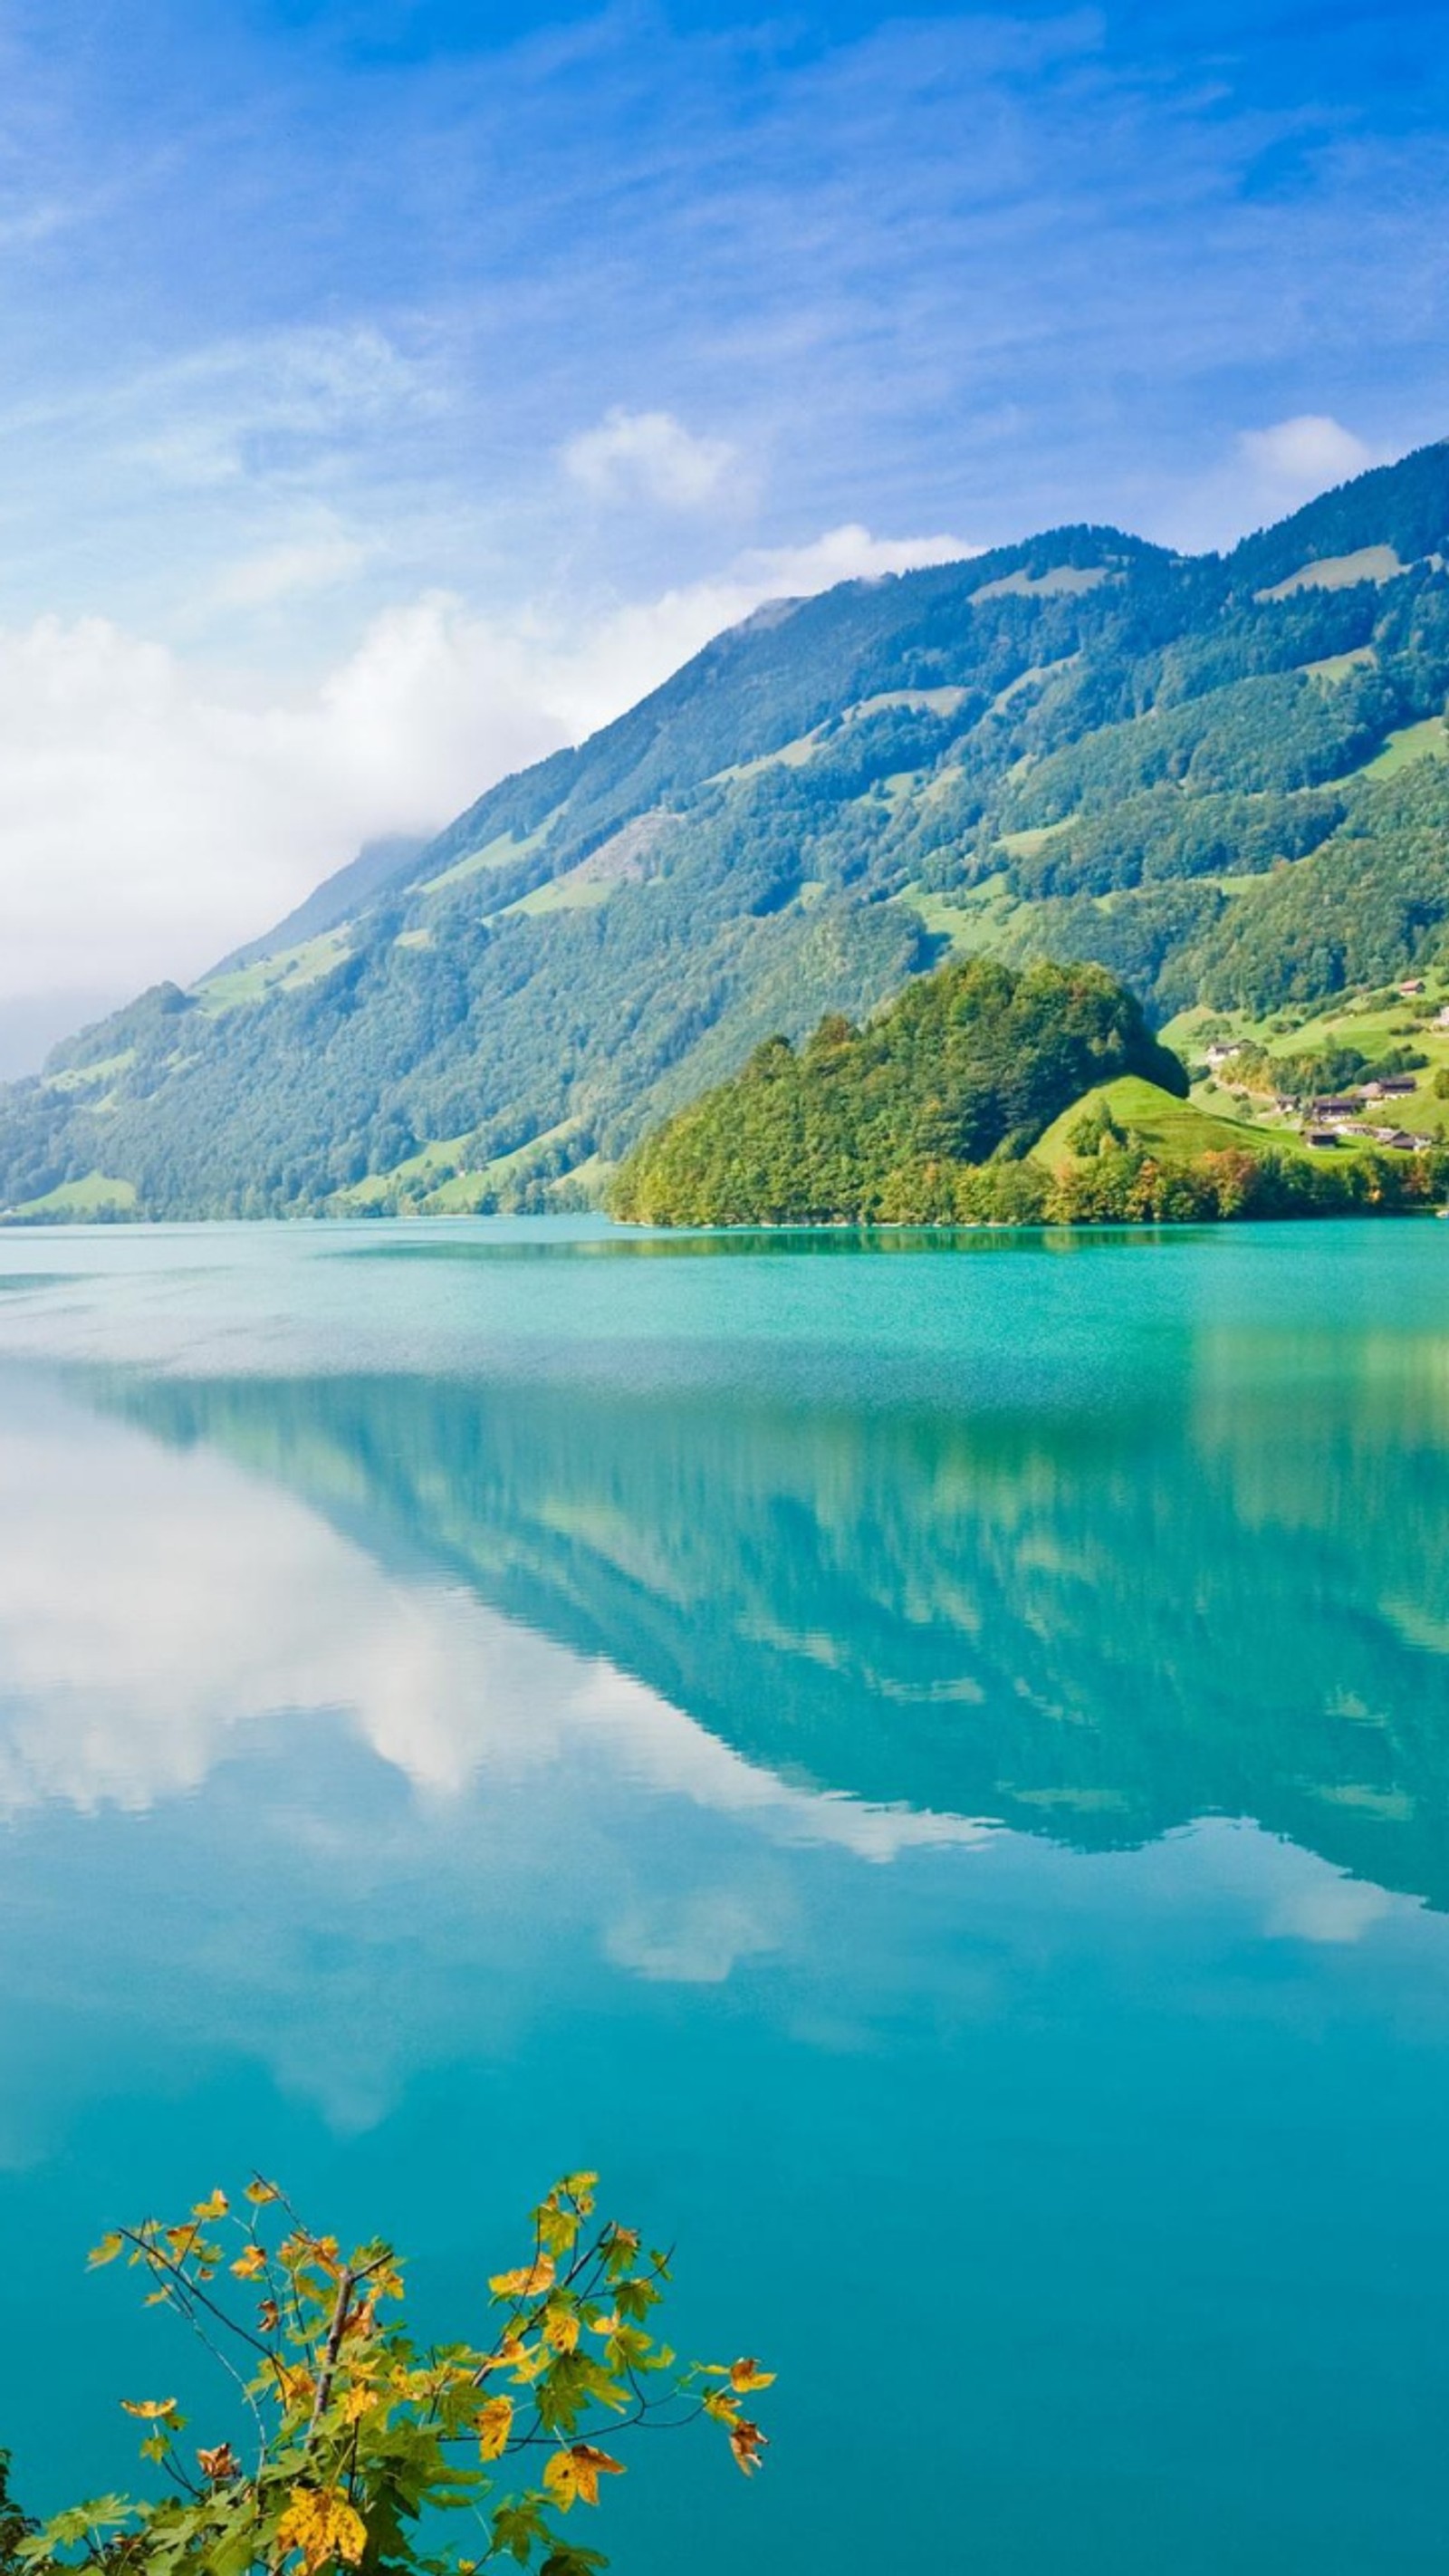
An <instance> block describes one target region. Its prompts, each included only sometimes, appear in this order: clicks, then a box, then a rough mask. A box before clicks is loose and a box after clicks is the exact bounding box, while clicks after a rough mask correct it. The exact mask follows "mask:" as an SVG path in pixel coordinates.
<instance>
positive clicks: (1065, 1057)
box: [614, 957, 1187, 1225]
mask: <svg viewBox="0 0 1449 2576" xmlns="http://www.w3.org/2000/svg"><path fill="white" fill-rule="evenodd" d="M1119 1074H1139V1075H1143V1076H1145V1077H1146V1078H1147V1080H1149V1081H1151V1082H1156V1083H1159V1084H1161V1085H1162V1087H1163V1088H1164V1089H1168V1090H1171V1091H1173V1092H1176V1093H1177V1094H1179V1095H1183V1094H1185V1093H1186V1090H1187V1076H1186V1074H1185V1073H1184V1071H1183V1068H1182V1066H1181V1065H1180V1064H1179V1062H1178V1060H1177V1058H1176V1057H1175V1056H1173V1055H1170V1054H1169V1053H1168V1050H1167V1049H1166V1048H1165V1047H1162V1046H1159V1045H1158V1044H1157V1042H1156V1040H1155V1039H1154V1038H1152V1037H1151V1036H1150V1035H1149V1033H1148V1030H1147V1027H1146V1024H1145V1022H1144V1020H1143V1017H1142V1013H1141V1010H1140V1009H1139V1007H1138V1005H1137V1003H1136V1002H1134V1001H1133V999H1132V997H1131V995H1130V994H1129V993H1126V992H1124V991H1123V990H1122V988H1121V986H1120V985H1118V984H1114V983H1113V981H1112V978H1111V977H1110V976H1109V975H1107V974H1104V973H1103V971H1102V969H1101V967H1099V966H1073V967H1066V966H1051V965H1038V966H1030V967H1027V968H1025V969H1024V970H1022V971H1020V972H1015V973H1014V972H1013V971H1012V969H1011V968H1010V967H1007V966H1002V965H1000V964H999V963H998V962H997V961H996V960H995V959H993V958H985V957H977V958H971V959H969V960H966V961H964V962H962V963H961V964H958V965H954V966H947V967H943V968H942V969H941V971H940V972H939V973H938V974H935V975H931V976H928V977H927V978H926V979H925V980H924V981H921V982H917V983H915V984H913V985H911V986H910V987H909V989H908V990H907V991H906V992H904V993H903V994H902V995H901V996H900V998H899V1000H898V1001H896V1002H894V1003H893V1004H892V1005H891V1007H890V1008H889V1009H888V1010H886V1011H883V1012H882V1013H881V1014H880V1015H879V1016H878V1017H877V1018H875V1019H874V1020H871V1021H869V1022H867V1024H866V1026H865V1027H864V1028H853V1027H852V1026H851V1024H850V1022H849V1021H848V1020H845V1019H843V1018H841V1017H839V1016H837V1017H835V1018H831V1019H826V1020H822V1022H821V1024H820V1026H819V1028H818V1029H817V1030H816V1031H815V1033H814V1035H813V1037H811V1039H810V1040H809V1042H808V1044H807V1045H806V1046H804V1047H803V1048H802V1049H801V1050H800V1052H799V1053H798V1054H797V1053H796V1052H795V1051H794V1049H793V1048H792V1047H791V1046H789V1044H788V1043H787V1042H786V1040H785V1039H783V1038H775V1039H772V1040H769V1041H767V1043H766V1044H765V1045H764V1046H762V1047H759V1048H757V1049H756V1051H755V1053H754V1055H753V1056H752V1057H751V1058H750V1061H749V1063H748V1064H747V1065H746V1066H745V1067H744V1069H743V1071H742V1072H740V1073H738V1074H736V1075H735V1076H734V1078H733V1079H732V1080H731V1081H729V1082H727V1083H723V1084H721V1085H720V1087H719V1088H718V1089H717V1090H715V1091H711V1092H708V1093H706V1095H705V1097H704V1098H703V1099H702V1100H700V1101H697V1102H696V1103H695V1104H694V1105H693V1107H691V1108H689V1109H685V1110H682V1111H680V1112H679V1113H678V1115H677V1116H675V1117H674V1118H672V1119H670V1120H669V1121H668V1122H667V1123H666V1124H665V1126H664V1127H663V1128H662V1129H661V1130H660V1131H659V1133H658V1134H657V1135H655V1136H652V1137H650V1138H648V1139H646V1141H645V1142H644V1143H643V1144H642V1145H641V1146H639V1147H638V1149H637V1150H636V1152H635V1153H634V1154H632V1155H631V1156H630V1158H629V1160H628V1161H627V1162H626V1164H625V1166H624V1169H623V1171H622V1172H621V1174H620V1175H619V1180H618V1185H617V1187H616V1190H615V1193H614V1205H615V1209H616V1211H617V1213H618V1214H619V1215H621V1216H625V1217H633V1218H637V1219H640V1220H642V1221H643V1222H644V1223H646V1224H656V1225H660V1224H662V1225H778V1224H799V1225H812V1224H821V1223H829V1222H832V1221H837V1222H838V1221H843V1222H846V1223H854V1224H859V1223H869V1222H870V1221H871V1220H872V1219H874V1218H877V1217H886V1218H891V1217H904V1218H911V1217H915V1216H919V1215H921V1214H922V1213H925V1212H926V1211H925V1209H924V1208H923V1206H922V1205H921V1204H920V1203H919V1202H920V1194H921V1192H922V1190H923V1188H927V1189H928V1188H929V1187H930V1186H931V1183H930V1179H929V1176H930V1175H932V1174H934V1173H936V1172H937V1171H938V1169H939V1167H940V1166H942V1165H947V1166H951V1167H953V1168H959V1167H963V1166H966V1167H977V1166H981V1165H984V1164H987V1163H988V1162H989V1161H990V1159H991V1157H993V1156H996V1157H998V1158H999V1160H998V1167H997V1171H996V1173H994V1174H993V1179H1000V1180H1004V1181H1005V1182H1006V1184H1007V1188H1008V1195H1009V1189H1010V1182H1011V1179H1012V1177H1013V1175H1012V1165H1013V1162H1014V1161H1015V1160H1018V1159H1019V1158H1020V1157H1021V1155H1023V1154H1024V1153H1025V1152H1026V1151H1027V1150H1028V1148H1029V1147H1031V1146H1032V1145H1034V1144H1035V1142H1036V1140H1037V1138H1038V1137H1039V1136H1040V1135H1041V1134H1042V1132H1043V1130H1044V1129H1045V1128H1046V1127H1047V1126H1048V1125H1049V1124H1050V1123H1051V1121H1052V1120H1053V1119H1055V1118H1056V1117H1057V1116H1058V1115H1059V1114H1060V1113H1061V1112H1062V1111H1063V1110H1065V1109H1067V1108H1068V1107H1069V1106H1070V1105H1071V1103H1072V1102H1073V1101H1076V1100H1079V1099H1080V1098H1081V1096H1082V1094H1083V1093H1084V1092H1087V1091H1090V1090H1091V1089H1092V1087H1093V1086H1094V1085H1095V1084H1099V1083H1105V1082H1110V1081H1111V1080H1112V1079H1113V1078H1114V1077H1115V1076H1117V1075H1119Z"/></svg>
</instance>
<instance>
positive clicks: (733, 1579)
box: [113, 1335, 1449, 1907]
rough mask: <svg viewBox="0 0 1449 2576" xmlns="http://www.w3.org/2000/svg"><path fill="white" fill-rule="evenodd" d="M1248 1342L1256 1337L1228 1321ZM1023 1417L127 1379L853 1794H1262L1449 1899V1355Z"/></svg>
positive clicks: (1044, 1800) (1222, 1811) (1258, 1802)
mask: <svg viewBox="0 0 1449 2576" xmlns="http://www.w3.org/2000/svg"><path fill="white" fill-rule="evenodd" d="M1220 1356H1221V1357H1222V1358H1223V1359H1224V1360H1226V1359H1227V1357H1228V1356H1229V1352H1228V1350H1227V1348H1226V1346H1225V1348H1224V1350H1223V1352H1222V1353H1221V1354H1220ZM1331 1356H1332V1359H1333V1362H1334V1365H1332V1366H1324V1367H1322V1368H1319V1367H1316V1366H1315V1365H1314V1354H1313V1352H1312V1351H1311V1350H1309V1351H1307V1352H1305V1351H1304V1350H1303V1348H1302V1347H1301V1346H1300V1347H1299V1348H1298V1350H1297V1352H1296V1368H1295V1371H1294V1374H1293V1378H1292V1379H1291V1381H1290V1382H1287V1383H1284V1384H1282V1385H1280V1387H1279V1388H1278V1389H1277V1391H1276V1392H1273V1391H1271V1390H1268V1389H1260V1391H1259V1393H1258V1394H1257V1396H1256V1398H1255V1400H1254V1402H1253V1404H1252V1407H1251V1409H1250V1410H1249V1411H1247V1412H1244V1410H1243V1409H1242V1408H1241V1406H1240V1405H1238V1404H1236V1403H1235V1402H1234V1401H1233V1388H1232V1382H1231V1378H1230V1376H1229V1375H1228V1372H1227V1370H1226V1369H1224V1371H1223V1373H1222V1376H1221V1378H1220V1377H1219V1375H1218V1373H1217V1372H1216V1371H1215V1367H1214V1359H1215V1352H1214V1345H1213V1340H1212V1337H1211V1335H1209V1336H1208V1337H1207V1339H1206V1342H1205V1344H1204V1345H1203V1346H1202V1347H1201V1348H1200V1349H1199V1352H1198V1354H1197V1358H1198V1366H1197V1367H1196V1369H1195V1370H1194V1371H1193V1373H1192V1375H1191V1377H1190V1379H1189V1380H1188V1382H1187V1383H1185V1384H1184V1385H1183V1386H1182V1388H1181V1391H1180V1395H1179V1397H1178V1400H1177V1401H1175V1402H1168V1401H1164V1398H1163V1396H1162V1393H1161V1391H1160V1390H1154V1391H1153V1393H1152V1395H1151V1397H1150V1398H1145V1399H1144V1400H1143V1401H1142V1402H1141V1403H1140V1404H1139V1405H1137V1406H1136V1407H1131V1408H1126V1409H1123V1408H1115V1409H1113V1410H1111V1411H1101V1410H1096V1411H1082V1412H1073V1411H1072V1410H1071V1409H1069V1408H1065V1407H1061V1406H1057V1407H1054V1408H1044V1409H1043V1411H1042V1412H1041V1413H1039V1414H1037V1415H1035V1416H1025V1417H1024V1416H1022V1415H1021V1414H1019V1413H1015V1412H1005V1413H1002V1414H999V1415H997V1416H994V1417H993V1416H989V1415H988V1416H987V1417H986V1418H984V1419H972V1418H970V1417H968V1416H960V1415H957V1416H953V1415H951V1414H949V1413H946V1412H943V1411H941V1410H940V1409H934V1410H932V1411H929V1412H926V1411H911V1410H909V1409H885V1410H882V1409H872V1410H859V1411H850V1410H847V1409H845V1408H843V1407H840V1406H834V1407H832V1406H829V1405H826V1404H811V1403H808V1402H795V1403H787V1402H785V1401H782V1400H778V1399H774V1400H771V1399H761V1398H758V1397H755V1398H749V1397H745V1398H740V1399H737V1400H736V1401H734V1402H733V1403H730V1404H722V1403H721V1402H720V1401H719V1398H718V1395H717V1394H716V1393H713V1392H711V1393H707V1394H701V1395H698V1396H692V1395H690V1394H689V1393H686V1392H677V1391H669V1390H667V1389H661V1390H655V1391H654V1392H652V1393H650V1394H647V1395H641V1394H640V1393H639V1392H637V1391H635V1390H633V1389H630V1390H628V1391H625V1392H615V1391H612V1390H610V1389H608V1388H601V1387H598V1386H592V1387H590V1386H587V1385H585V1386H578V1385H571V1386H566V1387H561V1386H552V1385H548V1384H543V1385H537V1384H535V1385H531V1386H529V1387H526V1388H522V1389H519V1388H510V1387H507V1386H501V1385H497V1384H487V1383H484V1384H479V1383H468V1382H461V1383H460V1382H447V1381H430V1380H416V1379H407V1378H390V1379H380V1380H379V1379H349V1378H338V1377H329V1378H315V1379H311V1380H301V1381H298V1380H289V1381H284V1382H279V1383H267V1382H265V1381H259V1380H257V1379H255V1378H248V1379H244V1380H238V1381H235V1382H232V1383H230V1384H228V1383H226V1382H218V1381H209V1382H204V1383H190V1384H187V1383H176V1382H153V1383H149V1384H143V1385H140V1386H137V1387H132V1388H130V1389H127V1390H124V1391H122V1392H120V1393H118V1394H116V1395H115V1396H114V1397H113V1401H114V1402H115V1403H116V1404H117V1405H118V1407H119V1408H120V1409H121V1410H122V1411H123V1412H124V1414H125V1416H126V1418H127V1419H129V1420H131V1421H133V1422H134V1423H136V1424H138V1425H143V1426H145V1428H147V1429H148V1430H150V1431H152V1432H154V1433H156V1434H158V1435H159V1436H160V1437H161V1438H163V1439H164V1440H166V1441H168V1442H170V1443H173V1444H175V1445H177V1446H183V1447H184V1446H189V1445H191V1444H195V1443H205V1444H208V1445H209V1446H211V1447H213V1448H215V1449H218V1450H220V1451H224V1452H225V1453H227V1454H229V1455H230V1456H231V1457H233V1458H234V1459H236V1460H238V1461H241V1462H244V1463H245V1464H246V1465H247V1466H248V1467H250V1468H251V1469H253V1470H255V1471H257V1472H259V1473H261V1474H262V1475H264V1476H265V1477H266V1478H267V1479H269V1480H271V1481H274V1482H275V1483H276V1484H277V1485H278V1486H279V1487H283V1488H285V1489H287V1490H288V1491H289V1492H291V1493H292V1494H294V1495H298V1496H301V1497H303V1498H305V1500H306V1501H307V1502H308V1503H309V1504H310V1505H311V1506H312V1507H313V1508H314V1509H316V1510H318V1511H320V1512H322V1513H324V1514H326V1515H328V1516H329V1517H330V1518H332V1519H333V1520H334V1521H335V1522H336V1523H337V1524H338V1526H339V1527H341V1528H344V1529H345V1530H347V1531H348V1532H349V1533H350V1534H351V1535H352V1536H354V1537H355V1538H360V1539H361V1540H362V1541H363V1542H364V1543H365V1544H366V1545H367V1547H368V1548H370V1549H372V1550H374V1551H375V1552H376V1553H377V1555H378V1556H379V1557H380V1558H381V1559H382V1560H383V1561H384V1562H388V1563H391V1564H393V1565H395V1566H400V1567H402V1566H408V1565H412V1566H416V1565H417V1564H418V1562H419V1560H420V1559H421V1560H422V1561H423V1562H424V1563H426V1564H427V1565H428V1566H429V1567H431V1568H433V1569H434V1570H436V1571H438V1572H441V1573H445V1574H446V1575H448V1576H449V1577H451V1578H454V1579H456V1580H458V1581H460V1582H462V1583H465V1584H466V1585H467V1586H469V1587H470V1588H471V1589H472V1590H473V1591H474V1592H476V1593H477V1594H478V1595H479V1596H480V1597H481V1598H482V1599H483V1600H484V1601H486V1602H488V1603H489V1604H490V1605H492V1606H493V1607H495V1608H496V1609H498V1610H499V1611H501V1612H503V1613H505V1614H506V1615H507V1616H508V1617H509V1618H511V1619H515V1620H518V1621H520V1622H522V1623H524V1624H525V1625H526V1626H527V1627H529V1628H530V1629H532V1630H535V1631H537V1632H540V1633H542V1634H544V1635H547V1636H549V1637H551V1638H553V1639H555V1640H557V1641H559V1642H560V1643H562V1644H564V1645H567V1646H568V1647H571V1648H573V1649H575V1650H576V1651H578V1652H579V1653H582V1654H585V1655H589V1656H601V1657H605V1658H607V1659H608V1661H609V1663H610V1664H611V1665H613V1666H614V1667H615V1668H616V1669H617V1670H619V1671H622V1672H625V1673H628V1674H632V1675H634V1676H636V1677H637V1678H638V1679H639V1680H640V1681H642V1682H644V1683H645V1684H647V1685H648V1687H649V1688H650V1690H652V1691H653V1692H655V1693H657V1694H658V1695H659V1696H660V1697H661V1698H662V1699H664V1700H666V1701H668V1702H669V1703H671V1704H672V1705H673V1706H674V1707H676V1708H678V1709H679V1710H681V1711H684V1712H687V1714H688V1715H689V1716H690V1717H692V1718H693V1719H694V1720H696V1721H697V1722H698V1724H699V1725H701V1726H703V1727H705V1728H707V1729H708V1730H709V1731H710V1732H711V1733H712V1734H714V1735H715V1736H717V1737H718V1738H719V1739H720V1740H721V1742H722V1743H723V1744H725V1745H727V1746H728V1747H730V1748H731V1749H732V1750H733V1751H734V1752H736V1753H738V1754H739V1755H741V1756H742V1757H743V1758H744V1759H745V1760H746V1761H747V1762H749V1763H750V1764H752V1765H757V1766H760V1767H761V1768H763V1769H765V1770H767V1771H769V1772H772V1773H774V1774H776V1775H778V1776H779V1777H780V1778H782V1779H784V1780H786V1781H789V1782H792V1783H797V1784H799V1785H800V1786H802V1787H808V1788H811V1789H814V1790H822V1791H833V1792H841V1793H845V1794H847V1795H848V1796H850V1797H852V1798H855V1799H860V1800H866V1801H870V1802H872V1803H873V1804H877V1805H901V1804H903V1805H908V1806H910V1807H913V1808H916V1809H919V1810H923V1811H928V1812H930V1813H933V1814H936V1815H954V1816H961V1817H970V1818H997V1819H1001V1820H1003V1821H1004V1822H1006V1823H1007V1824H1009V1825H1011V1826H1012V1827H1014V1828H1016V1829H1017V1830H1021V1831H1026V1832H1029V1833H1037V1834H1046V1835H1050V1836H1052V1837H1054V1838H1057V1839H1060V1840H1063V1841H1065V1842H1068V1843H1070V1844H1073V1845H1076V1846H1081V1847H1085V1848H1098V1847H1111V1846H1115V1845H1122V1844H1130V1843H1136V1842H1140V1841H1142V1840H1144V1839H1146V1838H1148V1837H1151V1836H1154V1835H1158V1834H1161V1833H1163V1832H1165V1831H1167V1830H1168V1829H1170V1828H1171V1827H1173V1826H1177V1825H1181V1824H1184V1823H1186V1822H1187V1821H1188V1820H1190V1819H1191V1818H1194V1817H1198V1816H1203V1815H1212V1814H1217V1815H1228V1816H1247V1817H1252V1818H1254V1819H1256V1820H1257V1821H1258V1822H1260V1823H1262V1824H1264V1825H1266V1826H1268V1827H1269V1828H1270V1829H1272V1830H1273V1831H1275V1832H1280V1833H1284V1834H1287V1835H1290V1836H1291V1837H1292V1838H1293V1839H1294V1840H1295V1841H1297V1842H1299V1843H1300V1844H1302V1845H1304V1846H1305V1847H1306V1848H1308V1849H1311V1850H1313V1851H1316V1852H1319V1853H1321V1854H1322V1855H1323V1856H1324V1857H1325V1858H1327V1859H1329V1860H1331V1861H1333V1862H1335V1863H1337V1864H1339V1865H1341V1866H1342V1867H1345V1868H1347V1869H1350V1870H1352V1871H1354V1872H1356V1873H1361V1874H1363V1875H1366V1876H1368V1877H1371V1878H1373V1879H1375V1880H1378V1881H1380V1882H1381V1883H1383V1884H1384V1885H1386V1886H1390V1887H1394V1888H1400V1889H1404V1890H1407V1891H1411V1892H1413V1893H1415V1894H1418V1895H1420V1896H1423V1897H1425V1898H1427V1899H1428V1900H1429V1901H1430V1902H1431V1903H1433V1904H1434V1905H1436V1906H1439V1907H1443V1906H1445V1905H1449V1706H1446V1692H1445V1681H1446V1673H1449V1663H1446V1651H1449V1596H1446V1591H1445V1580H1444V1567H1445V1552H1444V1543H1445V1534H1446V1531H1449V1372H1446V1371H1444V1370H1431V1371H1429V1372H1427V1373H1416V1374H1415V1376H1414V1377H1413V1379H1412V1380H1408V1381H1406V1378H1405V1376H1404V1374H1403V1372H1402V1371H1384V1372H1383V1373H1382V1374H1380V1373H1379V1372H1378V1371H1376V1368H1375V1365H1374V1362H1375V1350H1374V1347H1373V1345H1372V1344H1370V1345H1369V1346H1368V1347H1367V1348H1365V1349H1362V1350H1360V1351H1359V1352H1358V1353H1356V1354H1354V1355H1353V1356H1356V1358H1357V1360H1358V1365H1357V1366H1356V1367H1352V1368H1348V1367H1345V1366H1344V1365H1343V1363H1344V1359H1345V1356H1346V1355H1345V1353H1344V1351H1343V1350H1342V1348H1340V1349H1338V1350H1337V1351H1336V1352H1334V1353H1333V1354H1332V1355H1331Z"/></svg>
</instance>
